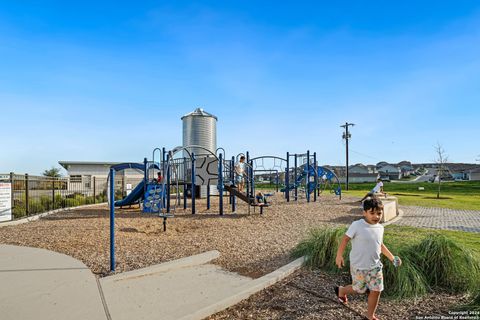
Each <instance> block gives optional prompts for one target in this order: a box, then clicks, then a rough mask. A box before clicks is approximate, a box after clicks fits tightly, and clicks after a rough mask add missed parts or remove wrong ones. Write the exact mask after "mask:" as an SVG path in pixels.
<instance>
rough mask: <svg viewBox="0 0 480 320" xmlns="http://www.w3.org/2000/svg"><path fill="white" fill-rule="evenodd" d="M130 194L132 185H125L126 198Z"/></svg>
mask: <svg viewBox="0 0 480 320" xmlns="http://www.w3.org/2000/svg"><path fill="white" fill-rule="evenodd" d="M130 192H132V184H131V183H127V196H128V195H129V194H130Z"/></svg>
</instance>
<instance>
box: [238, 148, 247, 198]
mask: <svg viewBox="0 0 480 320" xmlns="http://www.w3.org/2000/svg"><path fill="white" fill-rule="evenodd" d="M245 167H246V164H245V156H241V157H240V161H239V162H237V164H236V165H235V183H236V184H237V185H238V190H240V191H241V192H243V188H244V186H245V181H244V176H245Z"/></svg>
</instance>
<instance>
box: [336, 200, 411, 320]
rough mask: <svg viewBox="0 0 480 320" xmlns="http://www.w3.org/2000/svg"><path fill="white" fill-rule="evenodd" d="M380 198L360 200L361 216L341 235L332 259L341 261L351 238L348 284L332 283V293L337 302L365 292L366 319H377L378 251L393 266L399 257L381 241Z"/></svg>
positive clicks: (380, 275)
mask: <svg viewBox="0 0 480 320" xmlns="http://www.w3.org/2000/svg"><path fill="white" fill-rule="evenodd" d="M382 209H383V205H382V202H381V201H380V200H379V199H377V198H375V197H369V198H367V199H366V200H365V201H364V203H363V219H360V220H357V221H354V222H353V223H352V224H351V225H350V227H349V228H348V230H347V232H346V234H345V235H344V236H343V239H342V242H341V243H340V246H339V247H338V251H337V257H336V259H335V262H336V264H337V266H338V267H339V268H342V267H343V266H344V265H345V262H344V260H343V252H344V251H345V248H346V247H347V244H348V242H349V241H350V240H352V250H351V251H350V272H351V274H352V284H351V285H348V286H346V287H336V288H335V293H336V295H337V297H338V299H339V301H340V302H342V303H346V302H347V294H354V293H365V292H366V291H367V289H368V290H369V291H370V293H369V294H368V311H367V317H368V319H374V320H378V318H377V317H376V316H375V310H376V309H377V305H378V301H379V299H380V293H381V292H382V291H383V273H382V267H383V265H382V263H381V261H380V254H381V253H383V255H385V256H386V257H387V258H388V260H390V261H392V263H394V265H395V266H399V265H400V264H401V263H402V261H401V260H400V258H399V257H396V256H393V254H392V253H391V252H390V251H389V250H388V248H387V247H386V246H385V245H384V244H383V226H382V225H381V224H380V223H379V222H380V218H381V217H382Z"/></svg>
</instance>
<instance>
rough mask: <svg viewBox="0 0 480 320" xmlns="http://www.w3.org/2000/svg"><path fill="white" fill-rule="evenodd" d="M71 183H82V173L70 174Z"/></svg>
mask: <svg viewBox="0 0 480 320" xmlns="http://www.w3.org/2000/svg"><path fill="white" fill-rule="evenodd" d="M70 183H82V176H81V175H74V176H70Z"/></svg>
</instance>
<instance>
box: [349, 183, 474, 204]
mask: <svg viewBox="0 0 480 320" xmlns="http://www.w3.org/2000/svg"><path fill="white" fill-rule="evenodd" d="M373 186H374V184H372V183H351V184H350V185H349V190H348V191H345V190H343V191H342V193H343V194H345V195H350V196H357V197H363V196H364V195H365V194H366V193H367V192H368V191H370V190H371V189H372V188H373ZM419 187H423V188H424V190H418V188H419ZM437 188H438V185H437V184H436V183H430V182H422V183H413V182H412V183H392V182H385V183H384V190H385V192H387V193H388V194H390V195H393V196H396V197H397V198H398V201H399V203H400V204H402V205H407V206H422V207H440V208H451V209H464V210H480V181H464V182H463V181H462V182H442V187H441V191H440V199H437Z"/></svg>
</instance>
